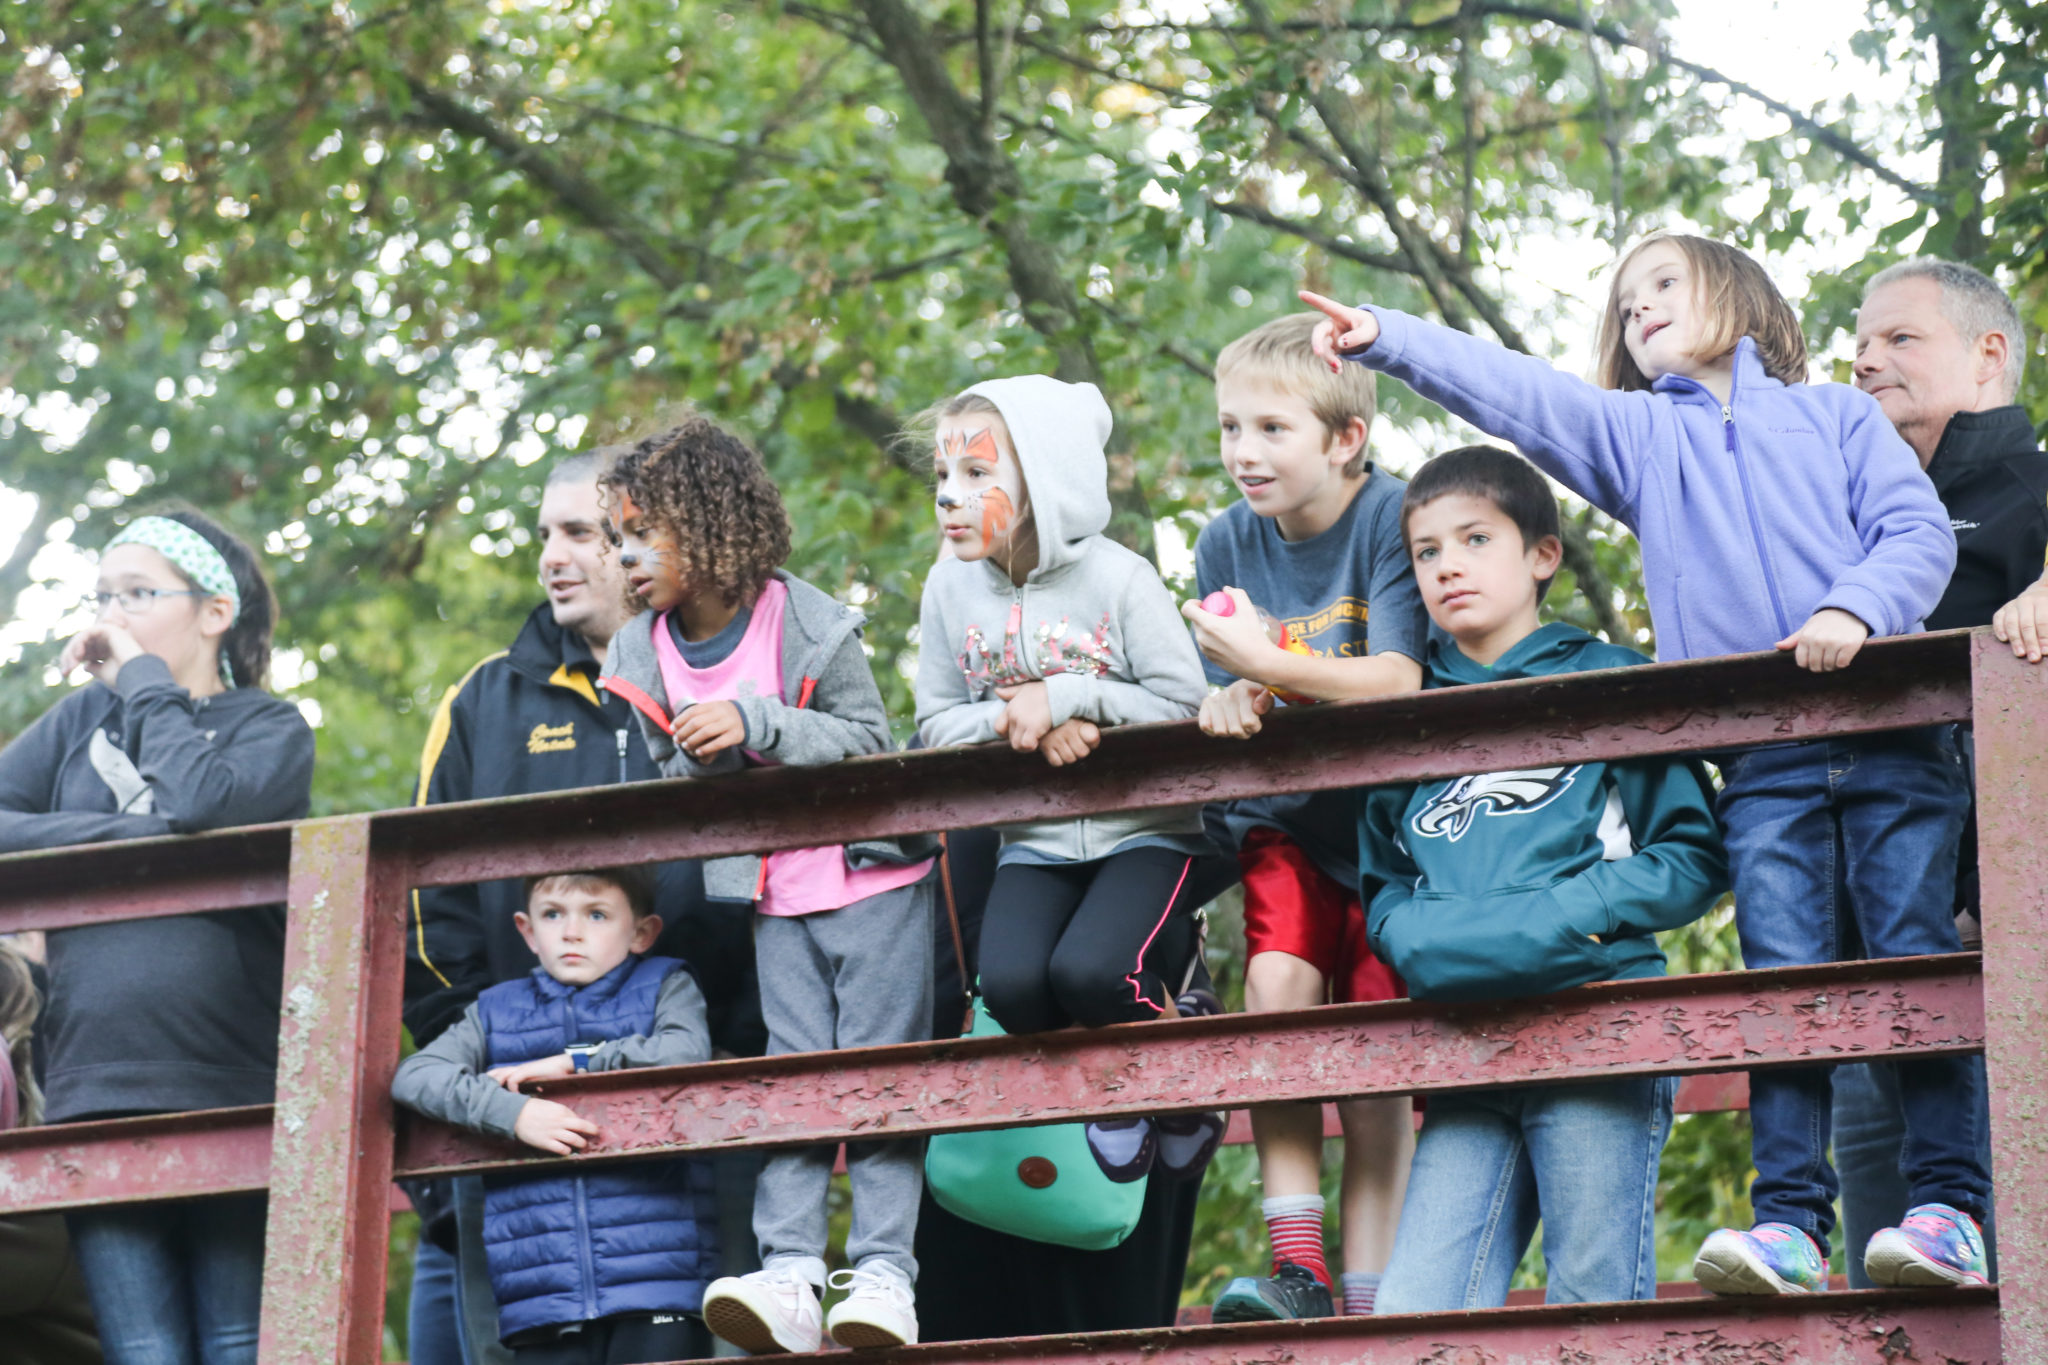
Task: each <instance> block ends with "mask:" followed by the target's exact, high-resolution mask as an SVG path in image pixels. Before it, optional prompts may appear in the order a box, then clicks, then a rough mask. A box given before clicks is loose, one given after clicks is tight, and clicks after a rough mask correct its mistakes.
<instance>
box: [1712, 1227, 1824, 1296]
mask: <svg viewBox="0 0 2048 1365" xmlns="http://www.w3.org/2000/svg"><path fill="white" fill-rule="evenodd" d="M1692 1274H1693V1278H1694V1279H1696V1280H1698V1281H1699V1282H1700V1288H1702V1289H1704V1290H1706V1291H1707V1292H1708V1293H1709V1294H1813V1293H1817V1292H1819V1291H1820V1290H1823V1289H1826V1288H1827V1287H1828V1258H1827V1257H1826V1256H1824V1255H1822V1254H1821V1249H1820V1247H1819V1246H1817V1245H1816V1244H1815V1243H1814V1240H1813V1238H1811V1237H1809V1236H1807V1235H1806V1234H1805V1233H1803V1232H1801V1231H1800V1230H1799V1229H1798V1228H1795V1227H1793V1226H1792V1225H1791V1224H1790V1223H1759V1224H1757V1225H1756V1226H1755V1227H1753V1228H1751V1229H1750V1230H1749V1231H1748V1232H1744V1231H1742V1230H1741V1229H1740V1228H1722V1229H1721V1230H1720V1231H1718V1232H1716V1233H1714V1234H1713V1235H1712V1236H1710V1237H1708V1238H1707V1240H1706V1241H1705V1242H1703V1243H1701V1244H1700V1254H1699V1255H1697V1256H1695V1257H1694V1258H1693V1262H1692Z"/></svg>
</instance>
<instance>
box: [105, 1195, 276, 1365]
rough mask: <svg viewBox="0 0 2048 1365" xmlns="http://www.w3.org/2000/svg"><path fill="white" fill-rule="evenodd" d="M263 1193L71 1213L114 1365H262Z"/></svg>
mask: <svg viewBox="0 0 2048 1365" xmlns="http://www.w3.org/2000/svg"><path fill="white" fill-rule="evenodd" d="M268 1207H269V1201H268V1199H267V1198H266V1197H265V1196H263V1195H261V1194H242V1195H230V1196H226V1197H224V1198H218V1199H196V1200H193V1201H192V1202H190V1203H183V1204H130V1205H125V1206H123V1207H120V1208H111V1209H84V1210H81V1211H79V1212H77V1213H71V1214H67V1215H65V1221H66V1222H67V1223H68V1224H69V1225H70V1228H71V1245H72V1249H73V1250H74V1251H76V1252H77V1254H78V1268H79V1270H80V1272H81V1273H82V1274H83V1275H84V1276H85V1291H86V1295H87V1297H89V1298H90V1299H91V1300H92V1312H93V1317H94V1319H95V1320H96V1321H97V1322H98V1324H99V1333H100V1349H101V1350H102V1351H103V1352H104V1353H105V1356H106V1360H107V1365H255V1361H256V1337H257V1315H258V1313H259V1311H260V1310H261V1308H262V1304H263V1220H264V1218H265V1216H266V1213H267V1210H268Z"/></svg>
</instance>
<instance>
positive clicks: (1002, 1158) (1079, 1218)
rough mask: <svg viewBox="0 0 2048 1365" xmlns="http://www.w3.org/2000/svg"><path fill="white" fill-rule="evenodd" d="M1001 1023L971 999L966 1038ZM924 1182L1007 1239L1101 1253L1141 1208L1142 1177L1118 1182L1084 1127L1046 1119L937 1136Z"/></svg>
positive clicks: (952, 1208)
mask: <svg viewBox="0 0 2048 1365" xmlns="http://www.w3.org/2000/svg"><path fill="white" fill-rule="evenodd" d="M1002 1035H1003V1030H1002V1026H1001V1025H999V1024H997V1023H996V1021H995V1020H994V1019H991V1018H990V1017H989V1013H988V1010H987V1008H986V1007H985V1006H983V1005H982V1003H981V1002H980V1001H979V1000H977V1001H975V1003H974V1025H973V1027H972V1028H970V1029H968V1031H967V1035H966V1036H967V1037H969V1038H999V1037H1001V1036H1002ZM924 1181H925V1185H926V1186H927V1187H928V1188H929V1189H930V1190H931V1192H932V1198H933V1199H936V1200H937V1201H938V1203H939V1207H940V1208H943V1209H945V1210H946V1211H947V1212H948V1213H951V1214H953V1215H954V1216H955V1217H958V1218H964V1219H966V1220H967V1221H968V1222H970V1223H979V1224H980V1225H981V1226H983V1227H985V1228H993V1229H995V1230H996V1231H997V1232H1007V1233H1009V1234H1010V1235H1011V1236H1012V1237H1025V1238H1029V1239H1030V1240H1031V1241H1034V1242H1050V1243H1052V1244H1053V1245H1055V1246H1063V1247H1075V1248H1077V1249H1079V1250H1081V1251H1107V1250H1108V1249H1109V1248H1111V1247H1113V1246H1118V1245H1121V1244H1122V1242H1123V1240H1124V1238H1126V1237H1128V1236H1130V1235H1131V1229H1133V1228H1135V1227H1137V1226H1138V1218H1139V1216H1140V1215H1142V1214H1143V1213H1144V1211H1145V1187H1146V1185H1147V1184H1148V1183H1149V1182H1147V1181H1144V1180H1131V1181H1125V1182H1122V1183H1119V1182H1117V1181H1114V1180H1111V1179H1110V1178H1109V1177H1108V1176H1107V1175H1105V1174H1103V1171H1102V1167H1100V1166H1098V1165H1097V1164H1096V1162H1095V1157H1094V1155H1093V1154H1092V1153H1091V1152H1090V1151H1089V1150H1088V1135H1087V1125H1085V1124H1080V1123H1049V1124H1044V1125H1042V1126H1040V1127H1037V1128H1004V1129H1000V1130H998V1131H995V1132H985V1133H941V1134H940V1135H939V1136H937V1137H935V1138H933V1139H932V1140H931V1143H930V1144H929V1145H928V1146H927V1147H926V1148H925V1156H924Z"/></svg>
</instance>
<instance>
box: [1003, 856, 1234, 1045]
mask: <svg viewBox="0 0 2048 1365" xmlns="http://www.w3.org/2000/svg"><path fill="white" fill-rule="evenodd" d="M1193 863H1194V860H1193V859H1191V858H1189V857H1188V855H1186V854H1185V853H1175V852H1173V851H1172V850H1171V849H1165V848H1134V849H1128V850H1125V851H1124V852H1121V853H1116V854H1112V855H1111V856H1109V857H1107V858H1098V859H1096V860H1095V861H1093V862H1086V863H1004V864H1003V865H1002V866H1001V867H999V868H997V869H996V879H995V885H994V886H993V887H992V888H990V890H989V894H988V912H987V916H986V918H985V919H984V920H983V922H982V929H981V993H982V998H983V999H984V1000H985V1001H987V1003H988V1010H989V1013H990V1014H991V1015H993V1016H994V1017H995V1021H996V1022H997V1023H998V1024H1001V1025H1002V1026H1003V1030H1004V1031H1005V1032H1006V1033H1040V1032H1043V1031H1044V1030H1046V1029H1055V1028H1061V1027H1064V1026H1065V1025H1068V1024H1080V1025H1082V1026H1084V1027H1087V1028H1095V1027H1098V1026H1100V1025H1103V1024H1127V1023H1132V1022H1134V1021H1137V1020H1141V1019H1156V1018H1158V1017H1159V1015H1160V1013H1161V1012H1162V1011H1164V1010H1165V1008H1166V1002H1167V1001H1169V1000H1171V999H1172V998H1173V995H1174V992H1175V991H1176V990H1178V989H1179V986H1180V980H1181V976H1182V974H1183V973H1185V972H1186V970H1187V967H1188V955H1189V954H1190V953H1192V952H1193V951H1194V950H1195V919H1194V911H1195V904H1196V903H1195V901H1194V899H1193V893H1194V891H1195V882H1196V881H1197V880H1199V879H1198V878H1195V877H1193V876H1191V875H1190V873H1191V871H1192V868H1193Z"/></svg>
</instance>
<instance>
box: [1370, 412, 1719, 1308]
mask: <svg viewBox="0 0 2048 1365" xmlns="http://www.w3.org/2000/svg"><path fill="white" fill-rule="evenodd" d="M1401 526H1402V533H1403V535H1404V536H1405V537H1406V540H1407V544H1408V553H1409V558H1410V559H1411V561H1412V562H1413V563H1414V565H1415V576H1416V579H1417V582H1418V583H1419V584H1420V586H1421V589H1422V601H1423V605H1424V606H1425V607H1426V608H1427V609H1428V611H1429V615H1430V619H1431V620H1433V621H1434V622H1435V623H1436V624H1437V626H1438V627H1440V628H1441V629H1442V630H1443V632H1444V634H1445V635H1446V636H1448V637H1449V638H1448V639H1438V640H1435V641H1432V642H1431V645H1430V648H1429V657H1428V659H1427V661H1426V663H1425V669H1424V686H1425V687H1452V686H1458V685H1461V684H1465V683H1485V682H1498V681H1502V680H1505V679H1509V678H1530V677H1543V676H1550V675H1554V674H1560V673H1581V672H1586V671H1589V670H1592V669H1603V668H1617V667H1622V666H1626V665H1633V664H1640V663H1645V662H1647V661H1646V660H1645V659H1644V658H1643V656H1642V655H1640V654H1638V653H1636V652H1635V651H1634V650H1632V649H1627V648H1624V647H1622V646H1620V645H1611V644H1605V643H1603V642H1601V641H1599V640H1596V639H1594V638H1593V637H1592V636H1590V635H1588V634H1586V632H1584V631H1582V630H1580V629H1578V628H1577V627H1576V626H1570V625H1566V624H1564V623H1563V622H1561V621H1554V622H1552V623H1550V624H1549V625H1544V624H1542V623H1541V618H1540V617H1539V616H1538V614H1537V606H1538V604H1539V603H1540V602H1541V601H1542V599H1543V593H1544V589H1545V588H1546V587H1547V586H1548V585H1549V582H1550V579H1551V577H1552V575H1554V574H1555V573H1556V572H1557V568H1558V563H1559V560H1560V558H1561V557H1562V553H1563V550H1562V546H1561V543H1560V541H1559V539H1558V516H1557V503H1556V500H1555V499H1554V498H1553V497H1552V496H1551V492H1550V488H1549V486H1548V485H1547V484H1545V483H1544V481H1543V476H1542V475H1540V474H1538V473H1537V472H1536V470H1535V468H1534V466H1532V465H1530V464H1529V462H1528V461H1526V460H1524V459H1522V458H1521V457H1520V456H1519V455H1514V454H1511V453H1509V452H1508V451H1505V450H1500V449H1496V448H1493V447H1490V446H1468V447H1466V448H1465V449H1463V450H1454V451H1452V452H1450V453H1449V454H1447V455H1440V456H1438V457H1437V458H1436V459H1434V460H1431V461H1430V462H1429V463H1428V464H1426V465H1424V466H1423V467H1422V468H1421V469H1420V470H1419V471H1418V472H1417V473H1416V475H1415V477H1414V479H1412V480H1411V481H1410V482H1409V484H1408V491H1407V495H1406V497H1405V499H1404V501H1403V503H1402V508H1401ZM1359 861H1360V864H1361V867H1362V868H1363V871H1364V874H1365V878H1366V890H1367V893H1368V895H1369V897H1370V903H1369V909H1368V910H1367V914H1366V924H1367V931H1368V933H1369V934H1370V935H1371V938H1372V946H1373V950H1374V951H1375V952H1377V953H1378V954H1379V956H1380V957H1381V958H1382V959H1383V960H1384V961H1385V962H1386V963H1387V964H1388V965H1389V966H1391V967H1393V969H1394V970H1395V971H1397V972H1399V973H1400V974H1401V976H1402V977H1403V979H1405V980H1406V981H1407V983H1408V989H1409V993H1410V994H1412V995H1414V996H1415V997H1417V998H1418V999H1437V1000H1483V999H1494V998H1506V997H1514V996H1529V995H1541V994H1547V993H1549V992H1552V991H1561V990H1566V989H1569V988H1570V987H1573V986H1581V985H1585V984H1587V983H1589V982H1594V981H1610V980H1615V979H1621V978H1631V977H1645V976H1662V975H1663V974H1664V954H1663V952H1662V951H1661V950H1660V949H1659V948H1658V947H1657V939H1656V935H1657V933H1658V931H1660V930H1665V929H1676V928H1678V927H1679V926H1680V925H1682V924H1685V923H1687V922H1689V921H1691V920H1695V919H1698V918H1699V917H1700V916H1701V915H1702V914H1704V913H1706V911H1707V910H1708V909H1709V908H1711V907H1712V906H1713V904H1714V901H1715V899H1716V898H1717V897H1718V896H1720V894H1721V893H1722V892H1723V891H1726V890H1727V889H1728V857H1727V853H1726V852H1725V850H1724V849H1723V847H1722V843H1721V832H1720V830H1719V828H1718V827H1717V826H1716V825H1715V823H1714V813H1713V805H1712V792H1711V789H1710V788H1709V787H1708V785H1707V779H1706V774H1705V772H1704V771H1703V770H1702V769H1701V768H1700V765H1699V764H1698V763H1696V762H1693V761H1691V760H1688V759H1681V758H1640V759H1626V760H1621V759H1618V760H1614V761H1612V762H1607V763H1580V764H1573V765H1571V766H1566V767H1553V768H1526V769H1521V770H1519V771H1514V772H1497V773H1486V774H1481V775H1477V776H1472V777H1458V778H1451V779H1446V780H1442V781H1436V782H1423V783H1419V784H1416V785H1414V786H1406V787H1389V788H1380V789H1378V790H1376V791H1373V792H1371V793H1369V794H1368V795H1367V797H1366V800H1365V805H1364V808H1363V814H1362V815H1361V817H1360V822H1359ZM1375 887H1376V890H1375ZM1676 1090H1677V1085H1676V1083H1675V1082H1674V1081H1673V1080H1672V1079H1671V1078H1670V1077H1668V1076H1665V1077H1660V1076H1623V1077H1618V1078H1615V1079H1613V1080H1604V1081H1592V1082H1583V1083H1576V1084H1571V1085H1547V1086H1517V1087H1511V1088H1508V1089H1503V1090H1485V1091H1473V1092H1470V1093H1467V1094H1457V1095H1443V1096H1435V1095H1432V1096H1431V1097H1430V1101H1429V1112H1428V1113H1427V1115H1425V1117H1424V1119H1423V1124H1422V1132H1421V1135H1420V1136H1419V1137H1418V1138H1417V1139H1416V1146H1415V1162H1414V1166H1413V1168H1412V1170H1411V1171H1410V1174H1409V1177H1408V1192H1407V1196H1406V1198H1405V1199H1404V1200H1403V1202H1402V1206H1401V1223H1400V1229H1399V1231H1398V1232H1397V1233H1396V1234H1395V1237H1394V1254H1393V1258H1392V1259H1391V1260H1390V1261H1389V1262H1388V1264H1387V1273H1386V1278H1385V1279H1384V1281H1382V1283H1381V1285H1380V1292H1379V1303H1378V1309H1379V1311H1380V1312H1382V1313H1413V1312H1422V1311H1428V1310H1435V1309H1465V1308H1487V1307H1497V1306H1499V1305H1500V1304H1502V1303H1504V1302H1506V1300H1507V1292H1508V1282H1509V1280H1510V1278H1511V1277H1512V1276H1513V1275H1514V1271H1515V1265H1516V1263H1517V1262H1518V1261H1520V1260H1521V1259H1522V1252H1523V1250H1524V1249H1525V1248H1526V1247H1527V1246H1528V1244H1529V1240H1530V1237H1531V1236H1532V1235H1533V1234H1534V1232H1535V1230H1536V1225H1537V1223H1538V1221H1539V1220H1540V1221H1541V1223H1542V1225H1543V1259H1544V1262H1545V1266H1546V1268H1547V1270H1548V1290H1547V1295H1546V1297H1547V1300H1548V1301H1549V1302H1551V1303H1586V1302H1598V1301H1603V1300H1613V1299H1642V1298H1649V1297H1651V1296H1652V1295H1653V1294H1654V1293H1655V1291H1656V1282H1657V1257H1656V1239H1655V1237H1654V1235H1653V1228H1654V1222H1655V1208H1656V1200H1657V1167H1658V1162H1659V1159H1660V1158H1661V1156H1662V1154H1663V1150H1664V1139H1665V1138H1666V1137H1667V1136H1668V1135H1669V1133H1670V1131H1671V1105H1672V1099H1673V1096H1674V1093H1675V1092H1676Z"/></svg>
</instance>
